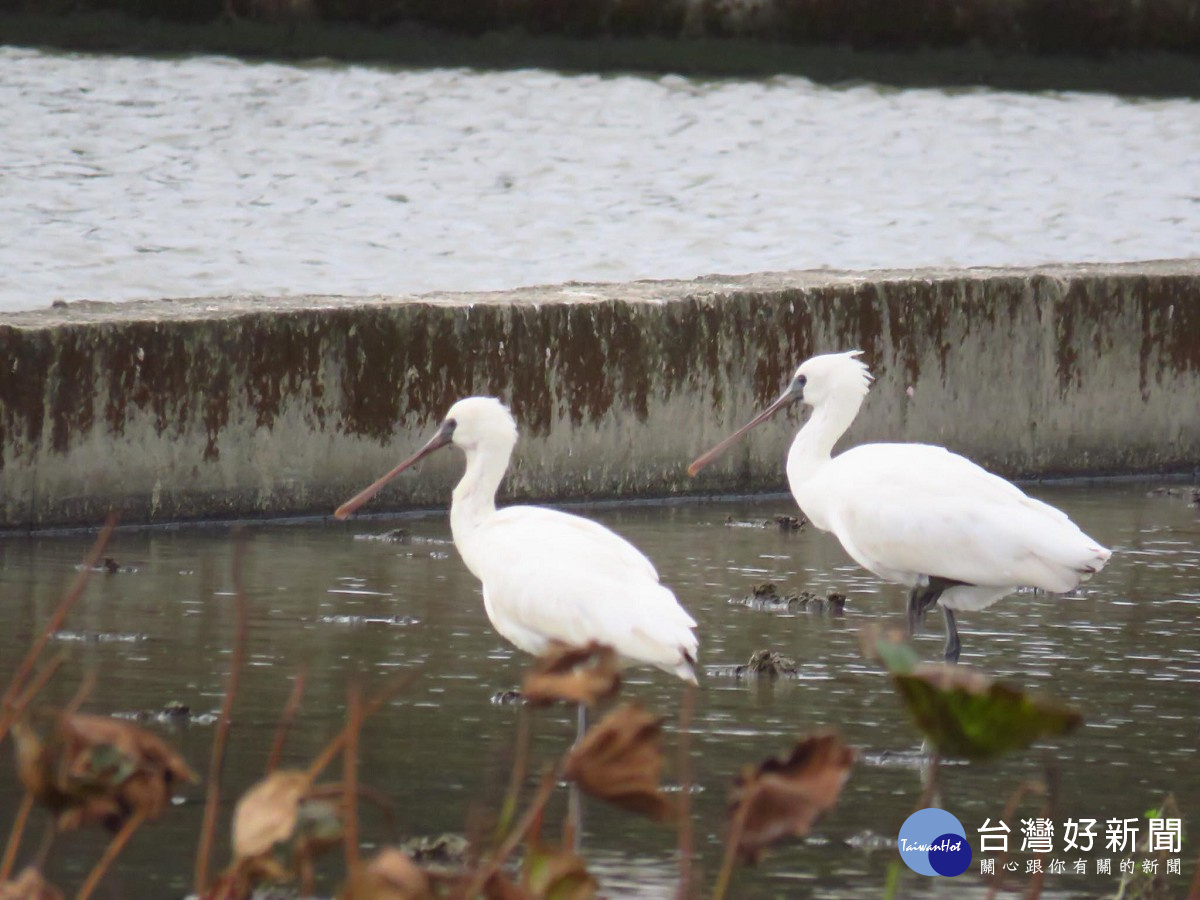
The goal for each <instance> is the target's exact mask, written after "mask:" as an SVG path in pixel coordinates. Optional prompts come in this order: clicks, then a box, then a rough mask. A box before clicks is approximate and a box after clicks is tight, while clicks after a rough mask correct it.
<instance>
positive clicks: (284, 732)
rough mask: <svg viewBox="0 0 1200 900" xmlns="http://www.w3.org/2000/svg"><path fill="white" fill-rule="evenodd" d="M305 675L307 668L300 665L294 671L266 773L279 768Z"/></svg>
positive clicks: (272, 744) (276, 729) (297, 706)
mask: <svg viewBox="0 0 1200 900" xmlns="http://www.w3.org/2000/svg"><path fill="white" fill-rule="evenodd" d="M307 677H308V670H307V668H305V667H301V669H300V671H299V672H297V673H296V680H295V681H293V682H292V692H291V694H289V695H288V699H287V704H286V705H285V706H284V707H283V715H281V716H280V717H279V724H278V725H276V726H275V740H274V741H273V742H272V743H271V755H270V756H269V757H268V758H267V774H268V775H270V774H271V773H272V772H274V771H275V770H276V769H277V768H279V761H280V760H281V759H282V758H283V745H284V743H286V742H287V736H288V732H289V731H291V729H292V723H293V722H294V721H296V711H297V710H298V709H299V708H300V699H301V698H302V697H303V696H304V683H305V681H306V679H307Z"/></svg>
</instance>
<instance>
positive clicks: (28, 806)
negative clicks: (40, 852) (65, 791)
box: [0, 791, 33, 884]
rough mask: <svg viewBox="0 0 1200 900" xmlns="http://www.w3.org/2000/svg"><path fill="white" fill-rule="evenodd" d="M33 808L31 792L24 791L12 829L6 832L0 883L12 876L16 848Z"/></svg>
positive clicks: (0, 862) (18, 847)
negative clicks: (6, 838)
mask: <svg viewBox="0 0 1200 900" xmlns="http://www.w3.org/2000/svg"><path fill="white" fill-rule="evenodd" d="M32 810H33V794H31V793H29V791H26V792H25V796H24V797H22V798H21V805H20V806H19V807H18V808H17V817H16V818H15V819H14V820H13V826H12V831H10V832H9V834H8V846H6V847H5V848H4V860H3V861H0V884H4V883H5V882H6V881H8V879H9V878H10V877H12V870H13V865H14V863H16V861H17V850H18V849H20V847H21V836H22V835H23V834H24V833H25V823H26V822H28V821H29V813H30V812H31V811H32Z"/></svg>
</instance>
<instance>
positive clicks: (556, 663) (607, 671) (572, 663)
mask: <svg viewBox="0 0 1200 900" xmlns="http://www.w3.org/2000/svg"><path fill="white" fill-rule="evenodd" d="M620 688H621V670H620V666H619V665H618V663H617V654H616V651H615V650H613V649H612V648H611V647H608V646H605V645H604V644H598V643H596V642H595V641H592V642H591V643H589V644H588V645H587V646H585V647H568V646H566V645H563V644H557V645H555V646H553V647H552V648H551V649H550V650H548V651H546V652H545V653H543V654H542V655H541V656H539V657H537V659H535V660H534V662H533V665H532V666H531V667H530V669H529V671H528V672H526V673H525V679H524V682H523V684H522V686H521V692H522V693H523V694H524V695H525V699H526V700H528V701H529V702H530V703H533V704H537V705H543V704H548V703H554V702H556V701H566V702H568V703H584V704H587V705H588V706H594V705H595V704H596V703H598V702H599V701H601V700H605V699H607V698H609V697H611V696H613V695H614V694H616V693H617V691H618V690H620Z"/></svg>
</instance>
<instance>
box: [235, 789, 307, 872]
mask: <svg viewBox="0 0 1200 900" xmlns="http://www.w3.org/2000/svg"><path fill="white" fill-rule="evenodd" d="M310 787H311V780H310V778H309V776H308V773H307V772H299V771H294V770H290V769H280V770H277V771H275V772H272V773H271V774H270V775H268V776H267V777H266V778H264V779H263V780H262V781H260V782H258V783H257V784H255V785H254V786H253V787H251V788H250V789H249V790H248V791H246V793H244V794H242V796H241V798H240V799H239V800H238V802H237V806H235V807H234V810H233V855H234V858H235V859H239V860H241V859H249V858H251V857H255V856H262V855H263V854H267V853H270V852H271V851H272V850H273V849H274V847H275V845H276V844H283V843H286V842H288V841H290V840H291V839H292V835H294V834H295V832H296V820H297V819H298V818H299V815H300V800H301V799H302V798H303V797H304V795H305V794H306V793H308V790H309V788H310Z"/></svg>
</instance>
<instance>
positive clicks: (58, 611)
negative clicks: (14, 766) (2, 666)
mask: <svg viewBox="0 0 1200 900" xmlns="http://www.w3.org/2000/svg"><path fill="white" fill-rule="evenodd" d="M116 526H117V517H116V516H115V515H110V516H109V517H108V520H107V521H106V522H105V523H104V528H103V529H101V531H100V534H99V535H98V536H97V538H96V541H95V543H93V544H92V549H91V550H90V551H89V552H88V555H87V559H85V560H84V561H83V568H82V569H81V570H80V572H79V575H78V577H76V579H75V582H74V583H73V584H72V585H71V589H70V590H69V591H67V593H66V595H64V596H63V598H62V600H60V601H59V604H58V606H57V607H56V608H55V610H54V613H53V614H52V615H51V616H50V620H49V621H48V622H47V623H46V627H45V628H44V629H43V630H42V633H41V634H40V635H39V636H38V638H37V640H35V641H34V642H33V646H32V647H30V648H29V652H28V653H26V654H25V658H24V659H23V660H21V664H20V665H19V666H17V671H16V672H14V673H13V676H12V680H11V681H9V683H8V688H7V689H6V690H5V691H4V696H3V697H0V709H2V710H7V709H8V708H9V707H11V706H12V704H13V701H14V700H15V699H16V697H17V695H18V694H20V693H21V690H22V688H23V686H24V684H25V679H26V678H28V677H29V673H30V672H31V671H33V667H34V665H35V664H36V663H37V661H38V657H39V656H41V655H42V651H43V650H45V649H46V644H47V643H49V641H50V638H51V637H52V636H53V635H54V633H55V632H56V631H58V630H59V629H60V628H62V624H63V622H64V621H65V620H66V618H67V613H69V612H70V611H71V607H72V606H74V605H75V601H77V600H78V599H79V598H80V597H81V596H83V589H84V588H85V587H87V580H88V576H90V575H91V574H92V569H93V568H95V566H96V563H97V562H99V560H100V555H101V554H102V553H104V548H105V546H107V544H108V539H109V538H110V537H111V536H112V533H113V529H114V528H116ZM11 724H12V723H11V721H7V720H6V724H5V725H4V726H3V727H2V728H0V740H4V736H5V734H7V732H8V727H9V726H10V725H11Z"/></svg>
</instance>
